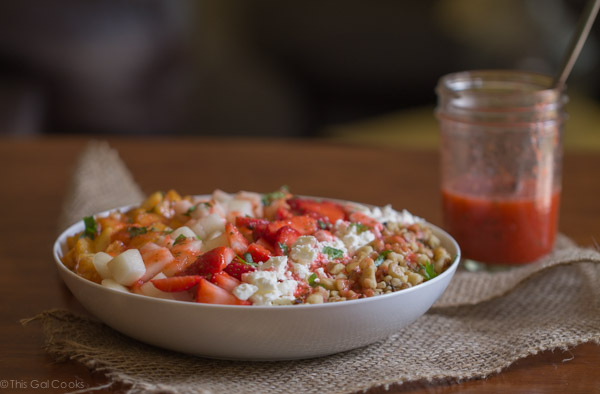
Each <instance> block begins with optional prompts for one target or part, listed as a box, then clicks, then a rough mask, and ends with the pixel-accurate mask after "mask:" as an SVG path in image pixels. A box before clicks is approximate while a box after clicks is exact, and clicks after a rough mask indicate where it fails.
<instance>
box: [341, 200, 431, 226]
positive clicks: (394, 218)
mask: <svg viewBox="0 0 600 394" xmlns="http://www.w3.org/2000/svg"><path fill="white" fill-rule="evenodd" d="M352 208H354V209H356V211H358V212H361V213H363V214H365V215H367V216H369V217H371V218H373V219H376V220H378V221H379V222H381V223H385V222H397V223H402V224H414V223H418V222H423V221H424V220H423V219H421V218H420V217H417V216H414V215H413V214H411V213H410V212H408V211H407V210H406V209H403V210H402V211H401V212H398V211H396V210H394V209H393V208H392V206H391V205H389V204H388V205H386V206H384V207H383V208H379V207H373V208H369V207H367V206H365V205H362V204H352Z"/></svg>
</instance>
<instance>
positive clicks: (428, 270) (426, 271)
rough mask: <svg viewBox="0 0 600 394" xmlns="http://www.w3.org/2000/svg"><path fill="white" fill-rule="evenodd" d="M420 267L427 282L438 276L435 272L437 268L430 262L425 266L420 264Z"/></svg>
mask: <svg viewBox="0 0 600 394" xmlns="http://www.w3.org/2000/svg"><path fill="white" fill-rule="evenodd" d="M419 265H420V266H421V268H422V269H423V275H424V276H425V280H430V279H433V278H435V277H436V276H437V273H436V272H435V268H434V266H433V264H431V262H430V261H428V262H426V263H425V265H423V264H419Z"/></svg>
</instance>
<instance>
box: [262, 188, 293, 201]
mask: <svg viewBox="0 0 600 394" xmlns="http://www.w3.org/2000/svg"><path fill="white" fill-rule="evenodd" d="M289 191H290V190H289V188H288V187H287V186H285V185H284V186H281V187H280V188H279V190H277V191H274V192H271V193H267V194H265V195H263V198H262V203H263V205H271V203H272V202H273V201H275V200H279V199H282V198H285V197H286V196H287V194H288V193H289Z"/></svg>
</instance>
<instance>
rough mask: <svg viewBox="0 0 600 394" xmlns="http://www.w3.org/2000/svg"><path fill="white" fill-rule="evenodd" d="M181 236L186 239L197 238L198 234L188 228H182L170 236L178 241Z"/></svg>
mask: <svg viewBox="0 0 600 394" xmlns="http://www.w3.org/2000/svg"><path fill="white" fill-rule="evenodd" d="M180 235H183V236H184V237H186V238H196V233H195V232H194V231H193V230H192V229H191V228H189V227H188V226H181V227H179V228H177V229H175V231H173V232H172V233H171V234H170V236H171V238H172V239H177V237H179V236H180Z"/></svg>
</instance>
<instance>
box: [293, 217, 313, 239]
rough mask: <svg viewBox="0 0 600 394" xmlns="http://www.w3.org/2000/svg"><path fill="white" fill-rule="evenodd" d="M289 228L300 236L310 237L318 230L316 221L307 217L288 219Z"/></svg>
mask: <svg viewBox="0 0 600 394" xmlns="http://www.w3.org/2000/svg"><path fill="white" fill-rule="evenodd" d="M290 222H291V224H290V226H291V227H292V228H293V229H294V230H296V231H298V232H299V233H300V235H310V234H313V233H314V232H315V231H317V230H318V229H319V226H318V223H317V219H315V218H313V217H310V216H308V215H303V216H294V217H293V218H291V219H290Z"/></svg>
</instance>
